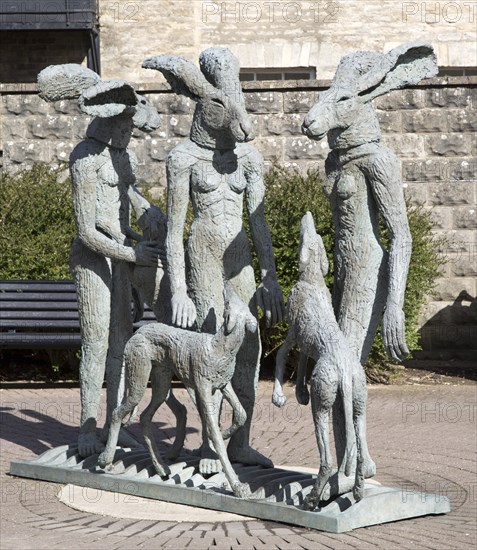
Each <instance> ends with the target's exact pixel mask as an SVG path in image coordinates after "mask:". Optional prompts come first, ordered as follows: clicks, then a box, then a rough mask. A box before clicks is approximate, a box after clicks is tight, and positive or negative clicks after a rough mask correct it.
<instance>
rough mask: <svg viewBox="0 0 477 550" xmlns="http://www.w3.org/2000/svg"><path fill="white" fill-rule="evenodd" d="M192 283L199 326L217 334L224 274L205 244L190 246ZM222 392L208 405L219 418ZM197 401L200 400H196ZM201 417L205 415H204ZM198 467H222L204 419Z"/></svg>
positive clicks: (208, 471) (210, 471)
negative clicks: (196, 247)
mask: <svg viewBox="0 0 477 550" xmlns="http://www.w3.org/2000/svg"><path fill="white" fill-rule="evenodd" d="M189 258H190V271H189V273H188V275H189V277H188V278H189V287H190V289H191V293H192V299H193V301H194V304H195V307H196V310H197V326H198V328H199V330H200V331H201V332H207V333H210V334H215V333H216V332H217V329H218V328H219V326H220V325H221V324H222V322H223V313H224V295H223V292H224V275H223V267H222V264H221V263H220V262H219V261H217V259H216V258H215V257H214V256H213V255H209V254H205V253H204V250H203V248H200V247H199V248H198V250H195V249H194V250H191V251H190V254H189ZM221 403H222V394H221V392H220V391H216V392H215V393H214V395H211V403H210V404H209V406H210V407H211V408H212V410H213V411H215V414H216V416H217V422H218V418H219V414H220V410H221ZM196 404H197V403H196ZM201 419H202V417H201ZM200 453H201V460H200V465H199V469H200V472H201V473H202V474H213V473H217V472H220V471H221V470H222V465H221V463H220V460H219V457H218V456H217V453H216V452H215V449H213V446H212V445H211V444H210V442H209V439H208V434H207V430H206V428H205V424H204V423H202V447H201V449H200Z"/></svg>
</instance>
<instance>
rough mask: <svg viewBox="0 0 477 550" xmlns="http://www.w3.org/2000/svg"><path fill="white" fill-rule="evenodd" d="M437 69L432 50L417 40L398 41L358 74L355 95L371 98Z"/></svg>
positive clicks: (415, 81) (429, 74)
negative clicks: (364, 70) (365, 70)
mask: <svg viewBox="0 0 477 550" xmlns="http://www.w3.org/2000/svg"><path fill="white" fill-rule="evenodd" d="M438 72H439V69H438V67H437V60H436V56H435V53H434V49H433V47H432V46H431V45H429V44H425V43H424V42H421V41H414V42H409V43H407V44H402V45H401V46H398V47H397V48H394V49H392V50H391V51H390V52H388V53H387V54H385V55H384V56H382V57H380V59H379V61H378V62H377V63H375V64H374V65H373V66H372V68H371V69H370V70H369V71H367V72H365V73H364V74H362V75H361V76H360V77H359V80H358V83H357V92H358V95H359V96H360V97H361V98H362V99H363V100H364V101H365V102H368V101H371V100H372V99H375V98H376V97H378V96H380V95H383V94H385V93H387V92H390V91H391V90H398V89H400V88H405V87H406V86H412V85H414V84H417V83H418V82H420V81H421V80H422V79H424V78H431V77H433V76H436V75H437V73H438Z"/></svg>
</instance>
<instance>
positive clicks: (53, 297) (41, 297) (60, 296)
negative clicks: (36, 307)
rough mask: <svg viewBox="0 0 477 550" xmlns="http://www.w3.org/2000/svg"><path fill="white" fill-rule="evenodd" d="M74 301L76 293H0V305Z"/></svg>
mask: <svg viewBox="0 0 477 550" xmlns="http://www.w3.org/2000/svg"><path fill="white" fill-rule="evenodd" d="M72 300H76V292H1V293H0V303H3V302H9V301H12V302H13V301H17V302H18V301H35V302H68V301H72Z"/></svg>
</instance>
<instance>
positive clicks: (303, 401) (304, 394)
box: [295, 350, 310, 405]
mask: <svg viewBox="0 0 477 550" xmlns="http://www.w3.org/2000/svg"><path fill="white" fill-rule="evenodd" d="M307 365H308V354H307V353H305V350H302V351H301V353H300V359H299V362H298V372H297V375H296V387H295V397H296V400H297V401H298V403H300V405H308V402H309V401H310V392H309V391H308V386H307V384H306V367H307Z"/></svg>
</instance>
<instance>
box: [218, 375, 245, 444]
mask: <svg viewBox="0 0 477 550" xmlns="http://www.w3.org/2000/svg"><path fill="white" fill-rule="evenodd" d="M222 394H223V396H224V398H225V399H226V400H227V401H228V402H229V403H230V405H231V407H232V410H233V418H232V425H231V426H229V427H228V428H227V429H226V430H224V431H223V432H222V438H223V439H228V438H229V437H231V436H232V435H233V434H234V433H235V432H236V431H237V430H238V429H239V428H241V427H242V426H243V425H244V424H245V421H246V420H247V413H246V412H245V409H244V408H243V407H242V404H241V403H240V401H239V398H238V397H237V394H236V393H235V391H234V389H233V388H232V384H231V383H230V382H229V383H228V384H227V385H226V386H225V388H223V389H222Z"/></svg>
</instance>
